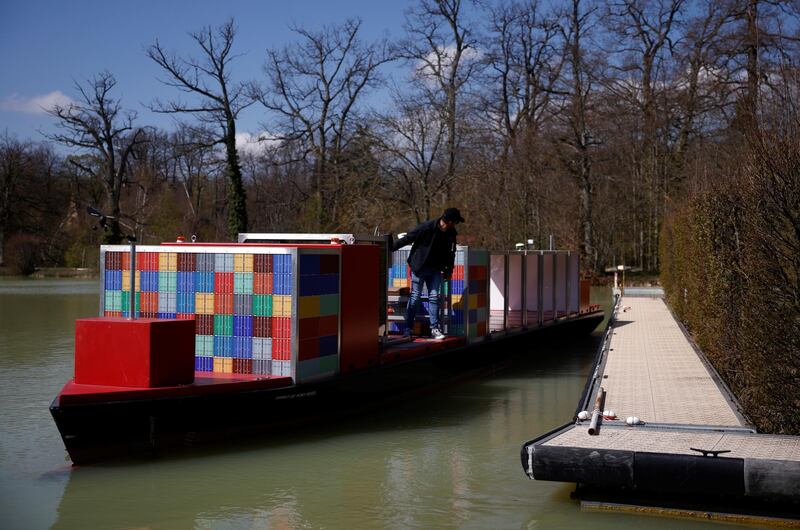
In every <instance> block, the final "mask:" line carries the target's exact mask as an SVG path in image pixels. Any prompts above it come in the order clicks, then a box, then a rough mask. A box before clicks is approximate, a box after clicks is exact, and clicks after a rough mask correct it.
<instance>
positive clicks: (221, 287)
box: [214, 272, 233, 294]
mask: <svg viewBox="0 0 800 530" xmlns="http://www.w3.org/2000/svg"><path fill="white" fill-rule="evenodd" d="M214 293H216V294H220V293H225V294H229V293H233V273H232V272H215V273H214Z"/></svg>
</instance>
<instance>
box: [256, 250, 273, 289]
mask: <svg viewBox="0 0 800 530" xmlns="http://www.w3.org/2000/svg"><path fill="white" fill-rule="evenodd" d="M256 257H258V256H256ZM253 294H272V273H271V272H256V273H254V274H253Z"/></svg>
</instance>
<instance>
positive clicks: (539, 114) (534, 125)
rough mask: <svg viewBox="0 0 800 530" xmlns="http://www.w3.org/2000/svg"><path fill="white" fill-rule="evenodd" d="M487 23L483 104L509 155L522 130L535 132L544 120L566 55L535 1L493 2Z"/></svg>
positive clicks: (551, 23)
mask: <svg viewBox="0 0 800 530" xmlns="http://www.w3.org/2000/svg"><path fill="white" fill-rule="evenodd" d="M488 24H489V32H488V35H487V38H486V43H485V45H484V48H485V50H486V51H485V58H484V61H485V63H486V65H487V69H486V70H485V72H484V74H485V75H484V76H483V77H482V78H483V79H485V83H482V85H483V90H482V93H481V103H482V104H481V107H483V108H484V109H486V111H487V112H488V114H489V116H488V117H489V121H490V122H491V123H492V129H493V130H494V132H496V133H499V134H500V135H501V136H502V138H503V154H504V156H508V153H509V150H510V149H511V148H512V146H513V145H514V143H515V141H516V139H517V136H518V135H519V134H520V132H521V131H523V130H524V131H527V132H529V133H531V134H536V133H537V132H538V131H539V129H540V127H541V125H542V122H543V120H545V119H546V116H547V110H548V107H549V106H550V104H551V103H552V95H553V92H554V89H555V85H556V83H557V82H558V80H559V78H560V75H561V68H562V65H563V57H564V56H563V54H562V53H561V49H560V45H559V42H558V37H559V25H558V24H557V20H556V18H555V16H553V14H552V13H549V12H547V11H545V10H544V9H543V8H542V7H541V6H540V5H539V3H538V2H537V1H536V0H532V1H530V0H529V1H524V2H512V3H507V4H500V5H498V6H493V7H491V8H490V10H489V20H488Z"/></svg>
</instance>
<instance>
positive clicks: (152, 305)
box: [140, 292, 158, 314]
mask: <svg viewBox="0 0 800 530" xmlns="http://www.w3.org/2000/svg"><path fill="white" fill-rule="evenodd" d="M140 304H141V307H140V309H141V311H142V313H154V314H157V313H158V293H157V292H143V293H141V295H140Z"/></svg>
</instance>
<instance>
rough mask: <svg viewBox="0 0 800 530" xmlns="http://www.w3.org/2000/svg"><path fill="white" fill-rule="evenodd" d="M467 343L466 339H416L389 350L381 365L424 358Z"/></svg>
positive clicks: (383, 356)
mask: <svg viewBox="0 0 800 530" xmlns="http://www.w3.org/2000/svg"><path fill="white" fill-rule="evenodd" d="M465 343H466V339H465V338H464V337H447V338H445V339H444V340H433V339H416V340H413V341H411V342H404V343H402V344H397V345H395V346H391V347H389V348H387V350H386V351H385V352H384V353H383V355H382V356H381V364H391V363H395V362H400V361H405V360H408V359H415V358H417V357H424V356H426V355H429V354H431V353H434V352H437V351H441V350H444V349H452V348H455V347H458V346H463V345H464V344H465Z"/></svg>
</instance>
